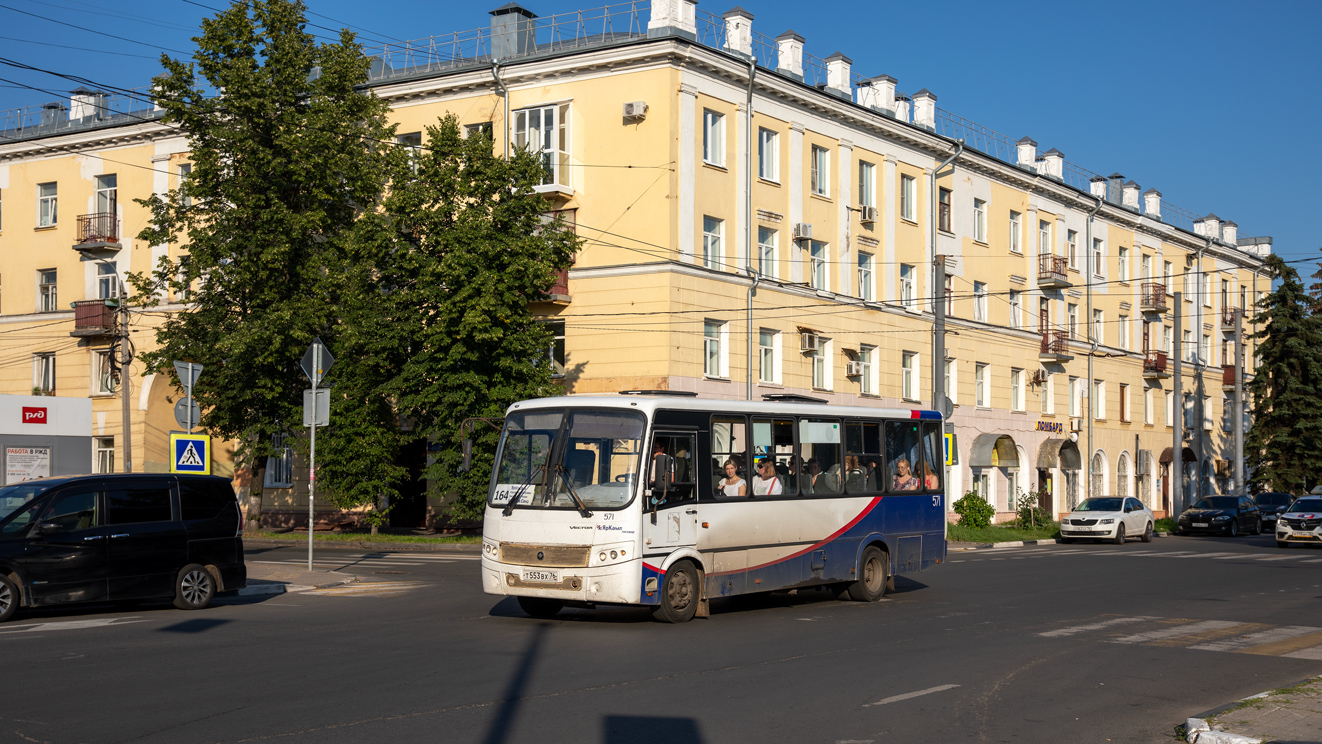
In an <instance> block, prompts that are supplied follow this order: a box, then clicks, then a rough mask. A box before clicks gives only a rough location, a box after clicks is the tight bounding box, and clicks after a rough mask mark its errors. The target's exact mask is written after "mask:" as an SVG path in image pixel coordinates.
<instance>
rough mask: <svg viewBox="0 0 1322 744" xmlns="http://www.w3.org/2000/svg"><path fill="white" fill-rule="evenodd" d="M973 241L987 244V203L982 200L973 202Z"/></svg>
mask: <svg viewBox="0 0 1322 744" xmlns="http://www.w3.org/2000/svg"><path fill="white" fill-rule="evenodd" d="M973 239H974V240H976V241H978V242H979V243H986V242H987V202H985V201H983V200H982V199H974V200H973Z"/></svg>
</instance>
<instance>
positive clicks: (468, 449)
mask: <svg viewBox="0 0 1322 744" xmlns="http://www.w3.org/2000/svg"><path fill="white" fill-rule="evenodd" d="M463 450H464V461H463V463H461V464H460V465H459V472H461V473H467V472H468V471H470V470H472V469H473V440H472V439H469V438H467V437H465V438H464V444H463Z"/></svg>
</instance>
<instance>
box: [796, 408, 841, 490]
mask: <svg viewBox="0 0 1322 744" xmlns="http://www.w3.org/2000/svg"><path fill="white" fill-rule="evenodd" d="M840 435H841V431H840V422H839V421H831V420H827V419H810V418H801V419H799V449H800V451H801V453H802V461H803V466H804V467H803V474H802V476H801V477H800V478H799V487H800V488H801V489H802V490H803V493H804V494H805V495H807V494H810V493H811V494H820V495H823V496H830V495H834V494H837V493H840V485H841V481H842V480H843V473H842V472H841V471H842V469H843V466H844V463H843V462H842V461H841V457H840Z"/></svg>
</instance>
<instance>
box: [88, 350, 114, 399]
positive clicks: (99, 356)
mask: <svg viewBox="0 0 1322 744" xmlns="http://www.w3.org/2000/svg"><path fill="white" fill-rule="evenodd" d="M114 392H115V378H114V376H113V370H112V369H111V364H110V350H109V349H106V350H96V351H93V352H92V394H93V395H111V394H113V393H114Z"/></svg>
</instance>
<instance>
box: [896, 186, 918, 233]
mask: <svg viewBox="0 0 1322 744" xmlns="http://www.w3.org/2000/svg"><path fill="white" fill-rule="evenodd" d="M917 201H918V179H917V178H914V177H913V176H906V175H903V174H902V175H901V176H900V218H901V219H905V220H908V221H910V222H916V221H917V211H918V204H917Z"/></svg>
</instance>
